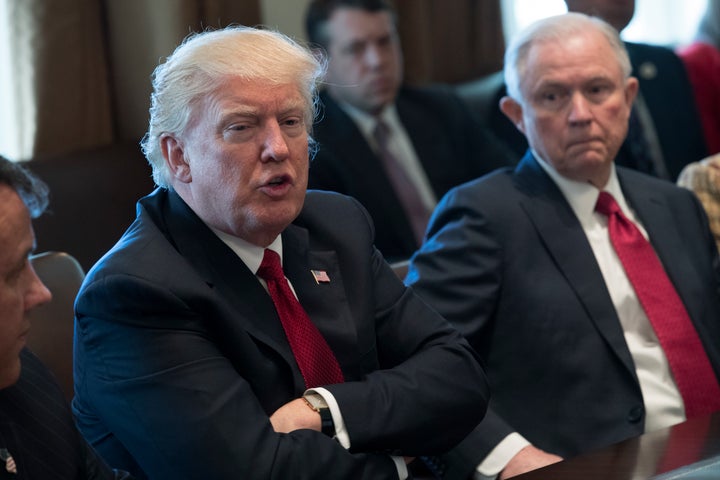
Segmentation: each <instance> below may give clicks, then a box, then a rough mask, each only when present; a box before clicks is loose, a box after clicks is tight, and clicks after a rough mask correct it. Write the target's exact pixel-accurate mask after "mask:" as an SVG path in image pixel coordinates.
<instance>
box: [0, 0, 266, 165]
mask: <svg viewBox="0 0 720 480" xmlns="http://www.w3.org/2000/svg"><path fill="white" fill-rule="evenodd" d="M2 1H6V2H8V3H7V4H6V9H7V10H6V13H7V18H6V19H4V20H5V21H4V22H3V24H4V25H5V28H6V29H7V32H6V38H7V39H8V41H9V42H10V45H9V47H10V48H9V51H10V52H11V57H10V63H11V68H12V75H11V76H10V82H11V85H10V86H9V88H10V91H11V92H12V95H13V98H14V99H15V100H16V101H15V102H14V103H13V105H14V106H15V109H14V111H13V115H12V117H13V118H14V119H16V121H15V122H14V126H16V127H17V128H18V135H16V137H17V138H19V139H20V141H19V144H20V145H19V152H18V155H17V157H18V158H17V159H19V160H24V159H30V158H35V157H38V156H43V157H45V156H52V155H58V154H63V153H66V152H73V151H79V150H85V149H89V148H93V147H98V146H103V145H108V144H112V143H116V142H122V141H139V140H140V138H141V137H142V135H143V133H144V132H145V129H146V127H147V110H148V107H149V96H150V75H151V73H152V71H153V69H154V68H155V66H156V65H157V63H158V62H159V60H160V59H161V58H163V57H165V56H167V55H168V54H169V53H171V52H172V50H173V49H174V47H175V46H176V45H177V43H178V42H179V41H180V40H181V39H182V38H184V37H185V36H186V35H187V34H188V33H190V32H191V31H194V30H198V29H203V28H208V27H218V26H225V25H227V24H229V23H244V24H250V25H255V24H258V23H260V6H259V3H258V1H256V0H252V1H248V0H242V1H239V0H104V1H97V0H63V1H61V2H59V1H47V0H2Z"/></svg>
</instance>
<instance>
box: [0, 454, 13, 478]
mask: <svg viewBox="0 0 720 480" xmlns="http://www.w3.org/2000/svg"><path fill="white" fill-rule="evenodd" d="M0 461H3V462H5V470H7V471H8V472H9V473H12V474H15V475H17V465H15V460H14V459H13V457H12V455H10V452H8V450H7V448H0Z"/></svg>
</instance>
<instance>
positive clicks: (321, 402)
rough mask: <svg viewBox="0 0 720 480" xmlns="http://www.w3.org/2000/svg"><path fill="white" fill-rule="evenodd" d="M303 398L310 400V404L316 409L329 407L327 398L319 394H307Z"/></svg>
mask: <svg viewBox="0 0 720 480" xmlns="http://www.w3.org/2000/svg"><path fill="white" fill-rule="evenodd" d="M303 398H304V399H305V400H306V401H307V402H308V404H309V405H310V406H311V407H312V408H313V409H314V410H320V409H321V408H328V404H327V402H326V401H325V399H324V398H323V397H322V396H320V395H318V394H309V395H305V396H304V397H303Z"/></svg>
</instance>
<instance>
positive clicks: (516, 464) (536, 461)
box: [498, 445, 562, 480]
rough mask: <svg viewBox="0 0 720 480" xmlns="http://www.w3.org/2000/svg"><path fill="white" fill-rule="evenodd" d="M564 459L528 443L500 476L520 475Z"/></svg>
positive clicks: (502, 478)
mask: <svg viewBox="0 0 720 480" xmlns="http://www.w3.org/2000/svg"><path fill="white" fill-rule="evenodd" d="M560 461H562V457H558V456H557V455H554V454H552V453H547V452H545V451H543V450H540V449H539V448H536V447H533V446H532V445H528V446H527V447H525V448H523V449H522V450H520V451H519V452H518V453H517V454H515V456H514V457H513V458H512V459H511V460H510V462H509V463H508V464H507V465H506V466H505V468H504V469H503V471H502V472H500V475H499V476H498V478H499V479H500V480H505V479H506V478H510V477H514V476H515V475H520V474H521V473H525V472H529V471H530V470H535V469H536V468H540V467H544V466H546V465H550V464H551V463H557V462H560Z"/></svg>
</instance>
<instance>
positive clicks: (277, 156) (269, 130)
mask: <svg viewBox="0 0 720 480" xmlns="http://www.w3.org/2000/svg"><path fill="white" fill-rule="evenodd" d="M289 155H290V149H289V148H288V144H287V140H286V139H285V135H284V134H283V131H282V128H281V126H280V124H279V123H278V122H276V121H273V122H269V123H268V124H267V125H266V127H265V132H264V139H263V148H262V153H261V155H260V158H261V160H262V161H264V162H281V161H283V160H285V159H286V158H288V156H289Z"/></svg>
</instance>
